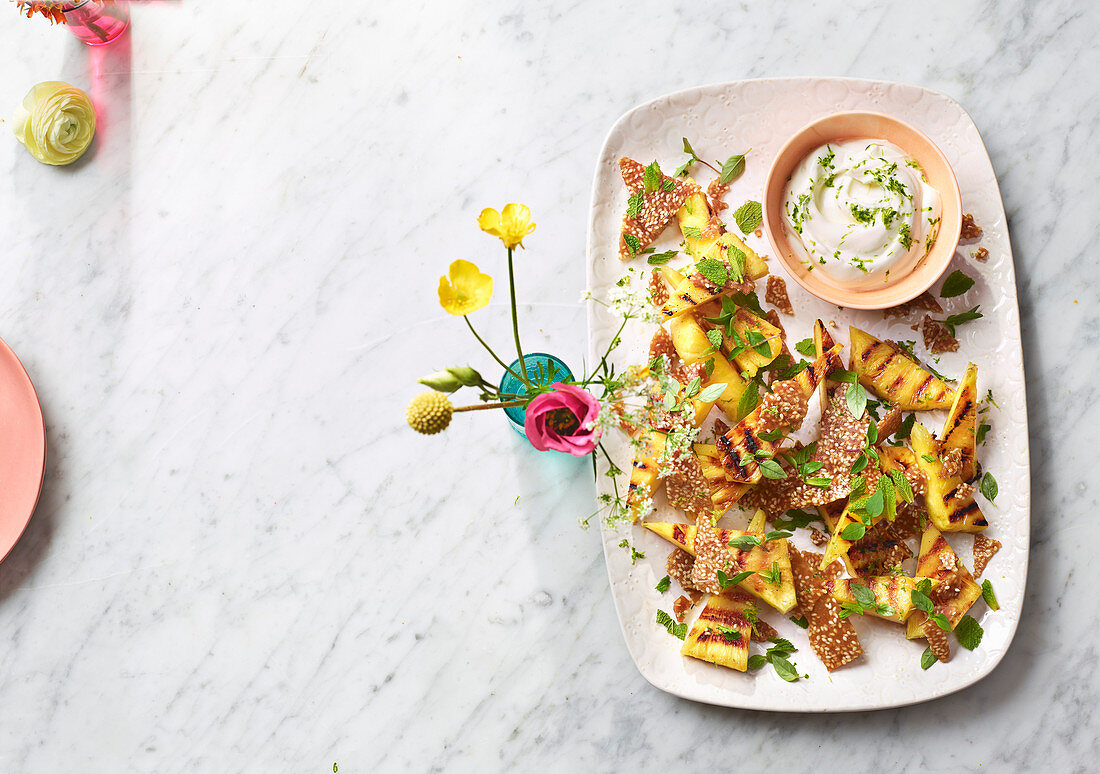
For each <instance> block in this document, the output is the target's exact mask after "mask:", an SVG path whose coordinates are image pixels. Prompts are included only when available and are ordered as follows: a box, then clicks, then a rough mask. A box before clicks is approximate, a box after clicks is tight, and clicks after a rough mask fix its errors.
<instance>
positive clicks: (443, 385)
mask: <svg viewBox="0 0 1100 774" xmlns="http://www.w3.org/2000/svg"><path fill="white" fill-rule="evenodd" d="M417 381H418V382H420V383H421V384H423V385H425V386H427V387H431V388H432V389H433V390H437V391H438V392H454V391H455V390H457V389H458V388H460V387H461V386H462V381H461V380H460V379H459V378H458V377H456V376H454V375H453V374H450V373H448V372H447V371H436V372H435V373H434V374H428V375H427V376H425V377H424V378H423V379H417Z"/></svg>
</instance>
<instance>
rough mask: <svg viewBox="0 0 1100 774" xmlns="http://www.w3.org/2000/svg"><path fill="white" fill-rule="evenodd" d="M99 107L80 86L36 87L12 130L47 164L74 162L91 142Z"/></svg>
mask: <svg viewBox="0 0 1100 774" xmlns="http://www.w3.org/2000/svg"><path fill="white" fill-rule="evenodd" d="M95 125H96V120H95V108H94V107H93V106H92V101H91V100H90V99H89V98H88V95H87V94H85V93H84V92H83V91H81V90H80V89H78V88H76V87H75V86H70V85H69V84H67V83H63V82H62V81H45V82H43V83H39V84H38V85H36V86H34V87H33V88H32V89H31V90H30V91H29V92H27V96H25V97H24V98H23V102H22V103H21V104H20V105H19V107H18V108H17V109H16V112H15V116H14V120H13V121H12V130H13V131H14V132H15V136H16V138H17V139H18V140H19V142H21V143H22V144H23V145H25V146H26V147H27V150H28V151H30V153H31V155H32V156H34V157H35V158H36V159H38V160H39V161H41V162H42V163H43V164H53V165H62V164H71V163H73V162H74V161H76V160H77V159H78V158H80V157H81V156H82V155H83V154H84V151H86V150H87V149H88V146H89V145H91V142H92V137H93V136H94V135H95Z"/></svg>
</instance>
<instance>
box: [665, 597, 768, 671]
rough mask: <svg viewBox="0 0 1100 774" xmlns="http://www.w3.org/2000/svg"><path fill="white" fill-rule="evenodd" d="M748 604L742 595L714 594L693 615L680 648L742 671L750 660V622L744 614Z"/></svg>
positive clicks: (685, 652)
mask: <svg viewBox="0 0 1100 774" xmlns="http://www.w3.org/2000/svg"><path fill="white" fill-rule="evenodd" d="M749 606H750V602H749V600H748V599H747V598H746V597H745V596H744V595H741V594H739V595H737V596H736V597H728V596H725V595H715V596H712V597H711V598H710V599H708V600H707V604H706V606H705V607H703V610H702V612H701V613H699V617H698V618H697V619H695V623H694V624H692V626H691V630H690V631H689V632H688V634H687V637H686V638H684V646H683V647H682V648H681V649H680V652H681V653H682V654H684V655H685V656H691V657H692V658H697V659H701V660H703V661H709V662H710V663H712V664H719V665H721V666H726V667H729V668H731V669H736V670H738V671H741V672H744V671H745V670H746V669H747V668H748V664H749V640H750V638H751V637H752V623H751V622H750V621H749V619H748V617H747V616H746V615H745V611H746V609H747V608H748V607H749Z"/></svg>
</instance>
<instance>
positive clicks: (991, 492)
mask: <svg viewBox="0 0 1100 774" xmlns="http://www.w3.org/2000/svg"><path fill="white" fill-rule="evenodd" d="M980 491H981V493H982V497H984V498H985V499H986V500H989V502H993V501H994V500H996V499H997V479H995V478H993V474H992V473H990V472H989V471H988V470H987V471H986V472H985V475H984V476H982V484H981V488H980Z"/></svg>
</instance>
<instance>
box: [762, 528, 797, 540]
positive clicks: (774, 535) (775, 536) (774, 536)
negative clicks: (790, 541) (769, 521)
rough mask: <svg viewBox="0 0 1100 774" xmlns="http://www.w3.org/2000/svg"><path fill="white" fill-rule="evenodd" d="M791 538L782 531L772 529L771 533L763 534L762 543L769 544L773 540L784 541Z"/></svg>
mask: <svg viewBox="0 0 1100 774" xmlns="http://www.w3.org/2000/svg"><path fill="white" fill-rule="evenodd" d="M790 536H791V533H790V532H787V531H786V530H782V529H773V530H772V531H771V532H767V533H765V534H764V542H765V543H770V542H771V541H773V540H785V539H786V538H789V537H790Z"/></svg>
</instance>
